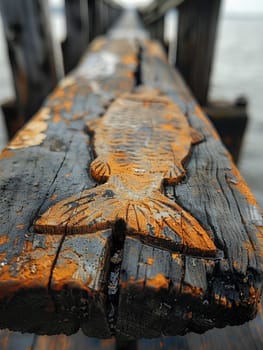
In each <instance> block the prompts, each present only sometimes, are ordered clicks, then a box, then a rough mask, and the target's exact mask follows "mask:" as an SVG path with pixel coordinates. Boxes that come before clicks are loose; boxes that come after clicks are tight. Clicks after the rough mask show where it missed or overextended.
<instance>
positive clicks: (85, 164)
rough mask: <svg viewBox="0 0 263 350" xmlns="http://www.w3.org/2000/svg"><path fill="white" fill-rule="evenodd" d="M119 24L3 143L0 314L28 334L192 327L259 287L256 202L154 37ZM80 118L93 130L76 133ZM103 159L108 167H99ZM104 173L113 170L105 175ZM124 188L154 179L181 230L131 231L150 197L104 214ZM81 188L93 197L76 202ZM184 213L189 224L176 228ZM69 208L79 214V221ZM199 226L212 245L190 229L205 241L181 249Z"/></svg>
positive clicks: (244, 314)
mask: <svg viewBox="0 0 263 350" xmlns="http://www.w3.org/2000/svg"><path fill="white" fill-rule="evenodd" d="M127 22H128V26H129V25H130V24H131V23H132V22H133V23H134V22H136V20H135V19H133V20H132V19H131V18H130V20H129V21H127ZM122 23H123V21H122ZM121 32H122V33H121ZM123 33H124V34H126V31H125V29H124V28H122V29H121V30H120V29H118V28H115V29H114V30H113V31H112V32H111V34H110V37H109V38H100V39H98V40H97V41H95V42H94V43H93V44H92V46H91V49H90V52H89V54H88V56H86V57H85V58H84V59H83V61H82V63H81V65H80V66H79V67H78V68H77V69H76V70H75V71H74V72H72V74H71V75H70V76H69V77H67V78H66V79H65V80H64V81H62V82H61V83H60V85H59V87H58V88H57V89H56V91H55V92H54V93H53V94H52V95H51V96H50V98H49V99H48V101H47V103H46V105H45V107H44V109H42V110H41V112H40V113H39V114H38V115H36V117H35V118H34V119H33V120H32V122H31V123H30V124H28V125H27V126H26V127H25V128H24V130H22V131H21V132H20V133H19V134H18V135H17V136H16V137H15V138H14V139H13V141H12V142H11V143H10V144H9V146H8V147H7V148H6V149H5V150H4V152H3V154H2V156H1V158H2V159H1V160H0V166H1V167H0V171H1V175H3V176H2V177H1V180H0V181H1V196H0V200H1V201H2V203H3V205H2V207H1V210H2V213H1V215H2V217H1V226H0V227H1V233H2V235H1V239H0V244H1V246H0V247H1V249H2V250H1V251H0V253H1V254H2V255H1V259H2V261H1V262H2V263H1V271H0V276H2V277H3V278H2V279H1V282H0V291H1V293H2V294H0V316H1V317H0V320H1V321H0V322H1V324H0V325H1V327H10V328H13V329H21V330H23V331H31V332H33V331H34V332H36V333H38V334H43V333H47V334H55V333H60V332H63V333H65V334H71V333H73V332H76V331H77V330H78V329H79V328H80V327H82V329H83V331H84V332H85V334H87V335H96V336H98V337H101V338H102V337H110V336H111V335H112V334H114V335H117V336H118V337H119V339H120V340H121V341H122V339H123V337H124V338H126V339H134V338H139V337H146V338H151V337H159V336H160V335H163V334H165V335H174V334H185V333H187V332H189V331H195V332H200V333H201V332H204V331H206V330H208V329H210V328H212V327H223V326H225V325H227V324H241V323H243V322H245V321H247V320H249V319H251V318H253V317H254V316H255V314H256V309H257V303H258V301H259V296H260V293H261V288H262V226H263V224H262V216H261V213H260V211H259V208H258V207H257V204H256V202H255V200H254V198H253V196H252V195H251V193H250V191H249V189H248V187H247V186H246V184H245V183H244V181H243V180H242V179H241V177H240V175H239V173H238V171H237V169H236V168H235V166H234V165H233V163H232V162H231V159H230V158H229V156H228V154H227V152H226V150H225V148H224V147H223V146H222V145H221V143H220V140H219V138H218V135H217V134H216V132H215V131H214V129H213V128H212V126H211V124H210V123H209V122H208V121H207V119H206V118H205V117H204V115H203V113H202V111H201V110H200V108H199V107H198V106H197V104H196V103H195V101H194V100H193V98H192V97H191V95H190V94H189V92H188V91H187V89H186V87H185V85H184V84H183V83H182V81H181V78H180V76H179V75H178V74H177V73H175V72H174V71H173V70H172V68H171V67H169V66H168V64H167V61H166V58H165V55H164V53H163V51H162V49H161V48H160V46H159V45H158V44H156V43H155V42H152V41H149V40H147V39H145V37H146V36H145V33H143V31H142V30H141V29H139V31H138V32H137V33H136V35H139V39H135V37H136V35H135V34H134V33H132V32H131V35H130V36H129V40H127V39H122V38H121V36H123V35H124V34H123ZM123 93H125V94H123ZM149 96H151V97H150V98H149ZM101 116H102V117H101ZM100 117H101V118H100ZM166 119H167V123H165V122H164V121H165V120H166ZM94 120H95V122H94ZM87 122H88V124H89V126H91V125H92V129H93V130H94V135H93V136H92V135H89V134H88V133H87V132H84V127H85V125H86V123H87ZM95 124H96V125H95ZM133 128H134V130H131V129H133ZM193 129H194V130H195V131H194V130H193ZM170 132H171V133H172V134H169V133H170ZM197 132H198V133H197ZM200 134H202V135H203V137H200ZM192 136H195V138H194V139H195V141H198V143H197V142H192ZM197 136H198V138H197ZM178 141H179V142H178ZM180 145H181V146H180ZM114 147H116V148H114ZM180 147H181V148H182V149H181V148H180ZM171 150H172V152H171ZM116 151H117V153H118V151H119V152H120V151H121V152H122V153H121V155H120V153H118V155H117V156H116V154H115V152H116ZM160 151H163V154H159V152H160ZM176 152H177V153H176ZM171 154H172V155H173V156H172V158H171ZM96 157H97V159H95V161H93V160H94V158H96ZM99 158H103V160H104V163H105V162H106V161H107V163H108V164H109V165H110V169H111V172H108V173H107V171H105V174H104V173H103V174H102V173H101V172H100V171H99V170H100V169H99V168H98V167H97V166H95V165H96V162H97V161H98V159H99ZM127 160H128V161H127ZM123 164H124V167H123V168H124V169H120V168H121V165H123ZM171 165H172V168H173V167H174V168H175V169H176V171H172V172H171ZM135 166H136V167H135ZM143 166H144V167H145V169H144V168H143V170H145V172H144V171H143V172H140V171H139V173H140V174H139V175H138V174H137V173H138V169H139V170H142V167H143ZM132 168H133V169H132ZM105 169H106V170H107V169H108V168H107V167H106V168H105ZM127 173H128V174H129V177H128V178H125V181H123V184H120V182H121V181H120V180H123V179H124V177H125V174H127ZM134 173H136V174H137V175H136V176H135V175H134ZM145 173H146V174H148V175H147V176H148V177H149V178H147V179H146V180H145ZM167 173H168V175H169V176H168V175H167ZM131 175H132V176H131ZM120 176H122V177H123V178H121V179H120ZM111 177H113V178H115V180H116V178H118V177H119V179H118V181H117V180H116V181H113V183H112V182H111V181H112V180H111ZM139 178H140V180H139ZM142 179H144V180H145V182H143V181H142ZM164 180H166V181H164ZM103 181H108V182H106V183H105V184H101V183H98V182H103ZM144 183H145V184H147V186H148V185H149V184H150V185H149V188H148V187H147V188H146V187H145V186H144ZM32 184H33V186H32ZM109 185H113V186H115V187H116V189H115V187H114V191H110V190H109V189H108V186H109ZM125 186H126V187H127V188H128V190H127V188H126V192H125V191H124V190H123V188H124V187H125ZM105 187H106V188H107V191H106V189H105ZM102 188H103V189H104V190H103V191H101V189H102ZM120 189H122V192H123V193H122V195H121V196H120V198H118V201H117V203H118V205H120V206H121V205H123V206H124V207H127V205H128V206H129V205H130V204H134V202H135V201H144V202H145V201H147V200H148V201H149V198H151V196H152V194H153V192H154V194H155V195H156V196H157V194H158V196H159V197H160V196H162V205H164V204H165V205H164V207H162V212H161V213H160V215H159V217H158V218H159V219H158V220H157V219H156V218H155V219H156V220H157V221H158V222H159V223H160V222H162V220H163V219H164V218H166V217H167V213H170V212H172V214H171V215H172V217H175V218H179V221H178V222H177V224H178V227H173V229H172V230H171V231H172V233H173V235H178V237H180V239H182V243H181V244H173V245H171V246H169V245H165V244H162V242H163V240H166V239H167V237H166V236H165V235H164V236H161V235H159V236H158V235H157V236H158V237H155V236H156V234H155V233H154V234H152V232H151V230H148V231H147V232H146V231H143V230H141V227H139V226H138V223H140V221H141V220H142V218H143V220H144V221H142V222H143V223H146V224H145V226H147V223H149V222H150V223H152V221H153V217H154V216H155V214H156V210H155V209H154V205H152V204H151V205H150V206H149V207H150V209H147V210H148V211H147V210H146V214H145V213H144V214H145V215H142V216H141V218H140V220H138V222H137V220H136V215H135V211H133V212H132V213H133V214H132V215H131V216H132V217H133V220H131V223H132V224H129V220H130V214H131V213H130V212H129V211H127V210H126V211H125V210H123V212H124V214H123V212H122V211H121V215H119V213H118V210H117V211H115V214H116V215H115V217H114V215H111V217H110V219H109V218H108V217H107V215H108V214H109V213H111V212H114V208H115V207H114V205H113V203H112V202H110V201H111V200H112V197H114V196H115V192H116V193H117V191H118V190H120ZM146 189H147V191H146ZM100 191H101V192H102V193H100V194H101V196H97V193H99V192H100ZM135 192H136V193H135ZM83 193H85V194H87V195H88V196H89V200H88V203H87V205H85V206H84V207H85V208H82V209H83V212H79V205H78V201H81V200H84V198H81V196H82V194H83ZM95 194H96V196H95ZM142 194H143V195H142ZM103 195H104V196H105V198H104V197H103ZM72 196H74V197H72ZM130 196H131V197H132V199H131V198H130ZM101 197H103V198H104V201H103V200H102V198H101ZM135 197H136V198H135ZM69 198H71V199H70V203H69V200H68V199H69ZM97 198H100V201H99V205H104V207H103V209H102V210H101V208H99V205H97V202H96V200H97ZM84 202H85V200H84ZM61 203H62V204H61ZM64 203H66V205H67V208H64V207H63V204H64ZM82 204H83V203H82ZM84 204H86V203H84ZM107 204H108V205H107ZM115 204H116V203H115ZM62 207H63V210H64V209H66V211H67V210H68V209H69V211H70V212H71V214H70V215H69V217H68V218H67V220H68V223H69V225H63V224H61V223H58V221H59V220H60V219H59V220H57V216H60V215H57V214H60V208H62ZM52 208H55V210H54V212H52V210H53V209H52ZM58 208H59V210H57V209H58ZM72 208H73V210H72ZM82 209H81V210H82ZM61 210H62V209H61ZM89 211H90V212H91V217H93V216H92V215H93V214H94V211H98V212H100V211H101V212H102V214H101V215H102V216H103V215H104V216H105V218H106V219H105V222H104V224H105V225H104V224H103V225H100V224H101V222H100V221H99V223H98V222H97V224H96V223H94V222H90V220H89V219H88V220H87V215H86V212H89ZM152 211H154V215H152ZM45 213H52V215H51V217H48V215H47V217H45V215H46V214H45ZM185 213H188V214H187V215H189V217H190V218H193V219H191V220H186V221H187V222H188V224H189V222H190V223H191V222H192V223H193V224H194V225H189V227H186V224H185V219H186V214H185ZM64 214H66V213H64ZM75 214H77V215H76V217H77V220H76V222H75V223H74V225H71V224H72V222H73V221H74V220H73V217H74V215H75ZM79 214H80V215H84V221H85V220H87V221H86V222H85V225H84V228H83V227H81V225H80V224H79V217H78V215H79ZM126 214H127V215H126ZM41 216H42V219H43V218H45V220H47V222H46V223H45V225H43V226H41V225H40V223H41V220H42V219H41ZM88 216H89V215H88ZM39 218H40V219H39ZM93 218H94V219H95V220H96V217H93ZM145 218H146V219H145ZM169 218H170V216H169ZM50 219H52V220H53V223H51V224H50V222H49V220H50ZM81 219H82V218H81ZM180 219H181V220H180ZM52 220H51V221H52ZM54 220H55V221H54ZM71 220H73V221H71ZM193 220H194V221H193ZM168 221H169V223H170V219H169V220H168ZM180 222H181V226H180ZM196 222H197V224H196ZM33 223H35V228H37V229H38V230H39V231H41V232H42V233H36V231H35V229H34V225H33ZM47 223H49V224H47ZM127 223H128V224H129V225H127ZM78 225H79V226H78ZM132 225H133V226H134V227H133V226H132ZM136 225H137V226H136ZM198 225H199V226H200V227H199V226H198ZM127 226H131V228H132V229H129V228H128V229H127ZM192 226H193V227H198V229H197V232H193V231H191V227H192ZM41 227H42V228H41ZM43 227H44V228H43ZM102 229H107V232H101V230H102ZM51 231H53V232H51ZM168 231H169V230H168ZM168 231H167V230H166V234H167V235H168V234H171V232H170V231H169V232H168ZM203 231H204V232H205V234H206V235H207V236H206V238H205V239H204V242H206V243H207V242H212V243H211V245H210V248H209V249H204V248H203V246H204V244H202V242H201V243H200V242H199V243H200V244H201V247H200V246H199V247H198V249H197V248H196V247H195V249H189V246H191V244H192V240H191V239H186V233H189V232H190V233H189V234H190V236H191V237H192V235H193V234H195V233H198V232H199V233H202V232H203ZM145 233H146V235H145ZM151 234H152V236H153V237H151V239H149V237H150V236H151ZM143 236H146V238H145V237H143ZM193 242H197V240H196V239H194V240H193ZM215 248H216V249H215ZM211 251H212V254H209V252H210V253H211ZM39 274H40V276H39ZM15 312H16V313H15ZM65 346H68V345H65Z"/></svg>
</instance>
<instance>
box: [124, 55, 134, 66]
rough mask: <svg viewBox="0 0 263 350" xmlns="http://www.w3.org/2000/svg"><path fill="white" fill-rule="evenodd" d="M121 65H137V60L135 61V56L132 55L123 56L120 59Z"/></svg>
mask: <svg viewBox="0 0 263 350" xmlns="http://www.w3.org/2000/svg"><path fill="white" fill-rule="evenodd" d="M121 63H123V64H125V65H126V64H127V65H129V64H137V59H136V57H135V55H133V54H131V55H125V56H123V57H122V59H121Z"/></svg>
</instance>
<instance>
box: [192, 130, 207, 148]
mask: <svg viewBox="0 0 263 350" xmlns="http://www.w3.org/2000/svg"><path fill="white" fill-rule="evenodd" d="M190 133H191V137H192V145H196V144H198V143H200V142H202V141H204V135H203V134H201V133H200V132H199V131H197V130H196V129H194V128H192V127H190Z"/></svg>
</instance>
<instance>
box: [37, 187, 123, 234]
mask: <svg viewBox="0 0 263 350" xmlns="http://www.w3.org/2000/svg"><path fill="white" fill-rule="evenodd" d="M118 205H120V203H119V201H118V199H116V194H115V192H114V190H113V189H112V187H111V188H110V187H109V185H108V184H107V183H106V184H103V185H100V186H97V187H95V188H92V189H89V190H84V191H82V192H80V193H79V194H78V195H73V196H71V197H69V198H66V199H64V200H62V201H60V202H58V203H57V204H55V205H53V206H52V207H50V208H49V209H48V210H47V211H46V212H44V213H43V214H42V216H41V217H40V218H39V219H37V220H36V221H35V223H34V228H35V230H36V231H37V232H40V233H47V232H48V233H55V234H60V233H63V234H64V233H68V234H74V233H80V234H81V233H93V232H96V231H99V230H104V229H108V228H110V227H112V225H113V224H114V223H115V220H116V213H115V212H114V210H112V208H115V209H116V208H117V206H118Z"/></svg>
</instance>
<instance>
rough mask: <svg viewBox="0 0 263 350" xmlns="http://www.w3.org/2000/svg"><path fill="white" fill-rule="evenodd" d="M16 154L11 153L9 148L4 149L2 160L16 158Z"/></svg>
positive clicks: (0, 156)
mask: <svg viewBox="0 0 263 350" xmlns="http://www.w3.org/2000/svg"><path fill="white" fill-rule="evenodd" d="M14 155H15V153H14V152H11V151H9V150H8V149H7V148H4V149H3V151H2V153H1V154H0V159H4V158H6V159H7V158H12V157H14Z"/></svg>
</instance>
